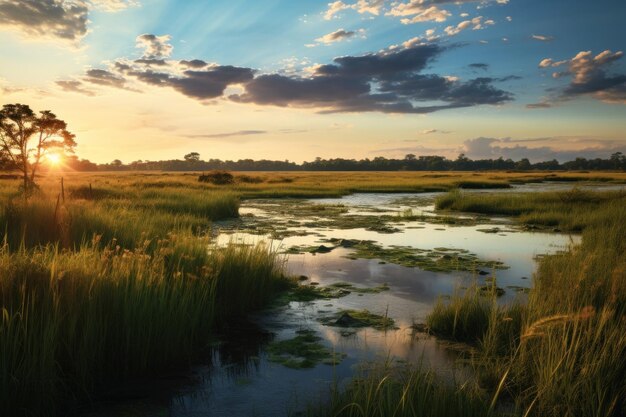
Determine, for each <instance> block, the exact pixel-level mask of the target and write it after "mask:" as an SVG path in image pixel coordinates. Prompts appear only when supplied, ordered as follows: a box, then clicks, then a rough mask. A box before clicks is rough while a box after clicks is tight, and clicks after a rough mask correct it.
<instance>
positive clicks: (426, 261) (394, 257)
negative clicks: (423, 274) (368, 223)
mask: <svg viewBox="0 0 626 417" xmlns="http://www.w3.org/2000/svg"><path fill="white" fill-rule="evenodd" d="M353 250H354V252H353V253H351V254H350V255H348V256H347V257H348V258H350V259H357V258H361V259H380V260H381V261H384V262H389V263H394V264H398V265H402V266H407V267H417V268H421V269H424V270H427V271H433V272H451V271H466V272H474V273H478V272H479V271H480V269H481V268H491V269H507V268H508V267H507V266H505V265H504V264H503V263H502V262H500V261H487V260H483V259H480V258H478V256H477V255H475V254H473V253H469V251H467V250H465V249H449V248H436V249H432V250H430V249H418V248H413V247H410V246H389V247H383V246H381V245H379V244H377V243H375V242H372V241H361V242H359V243H358V244H357V245H355V246H354V247H353Z"/></svg>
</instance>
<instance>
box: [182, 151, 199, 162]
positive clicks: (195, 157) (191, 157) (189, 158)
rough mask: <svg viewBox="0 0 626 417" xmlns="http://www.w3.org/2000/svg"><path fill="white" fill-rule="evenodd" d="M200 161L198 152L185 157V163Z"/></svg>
mask: <svg viewBox="0 0 626 417" xmlns="http://www.w3.org/2000/svg"><path fill="white" fill-rule="evenodd" d="M199 160H200V154H199V153H198V152H191V153H188V154H187V155H185V161H187V162H198V161H199Z"/></svg>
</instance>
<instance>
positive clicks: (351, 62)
mask: <svg viewBox="0 0 626 417" xmlns="http://www.w3.org/2000/svg"><path fill="white" fill-rule="evenodd" d="M442 51H443V48H442V47H440V46H439V45H437V44H419V45H416V46H413V47H411V48H406V49H402V50H400V51H392V52H379V53H376V54H367V55H362V56H343V57H339V58H335V59H334V60H333V62H334V64H329V65H321V66H319V67H318V68H317V71H316V75H333V76H341V75H345V76H349V77H354V76H365V77H389V76H395V75H397V74H401V73H406V72H411V71H421V70H423V69H424V68H425V67H426V65H427V64H428V63H429V62H430V61H432V60H434V58H435V57H436V56H437V55H439V54H440V53H441V52H442Z"/></svg>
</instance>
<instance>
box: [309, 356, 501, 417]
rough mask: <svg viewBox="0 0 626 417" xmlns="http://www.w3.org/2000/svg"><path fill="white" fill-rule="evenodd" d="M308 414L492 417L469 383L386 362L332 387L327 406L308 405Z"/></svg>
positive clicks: (498, 414)
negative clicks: (337, 386)
mask: <svg viewBox="0 0 626 417" xmlns="http://www.w3.org/2000/svg"><path fill="white" fill-rule="evenodd" d="M309 415H311V416H329V417H330V416H333V417H423V416H428V417H477V416H480V417H496V416H504V415H505V414H502V413H499V412H495V411H493V410H490V409H489V403H488V402H487V401H486V400H485V398H484V397H483V396H482V394H481V393H480V392H478V391H476V390H475V389H474V388H473V387H472V386H471V385H466V384H457V383H454V382H450V383H442V381H441V380H440V379H439V378H438V377H437V376H436V375H435V374H434V373H433V372H432V371H427V370H424V369H422V368H421V367H420V366H416V367H404V366H400V367H394V366H392V365H391V364H390V363H385V364H381V365H377V366H375V367H374V369H370V370H365V371H362V374H361V375H360V376H357V378H355V379H354V380H353V381H352V382H351V383H350V384H349V385H348V387H347V388H346V389H335V390H334V391H333V395H332V398H331V401H330V405H328V406H323V407H311V408H310V409H309Z"/></svg>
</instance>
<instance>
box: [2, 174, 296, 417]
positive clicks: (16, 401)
mask: <svg viewBox="0 0 626 417" xmlns="http://www.w3.org/2000/svg"><path fill="white" fill-rule="evenodd" d="M170 185H171V184H168V185H167V186H163V187H134V188H132V187H128V186H127V187H124V186H119V187H118V186H115V185H114V184H111V185H110V184H99V185H97V186H95V187H94V186H93V185H91V186H84V185H82V186H77V187H74V186H73V185H67V184H66V186H67V188H66V190H65V191H66V192H65V201H63V197H62V194H60V193H59V194H55V192H54V191H56V190H54V188H50V187H48V188H46V187H42V189H41V192H40V193H38V195H36V196H34V197H33V198H31V199H30V200H28V201H27V202H25V201H24V200H23V199H22V198H19V196H16V195H14V194H11V193H6V194H5V195H4V201H0V227H1V230H2V231H1V232H0V235H3V236H4V239H3V243H1V244H0V313H1V321H0V414H1V415H7V416H9V415H10V416H55V415H65V414H66V413H68V412H71V411H72V410H73V409H74V407H78V406H80V405H81V404H83V403H84V402H86V401H88V400H89V399H90V398H91V396H92V395H94V394H95V395H97V393H98V392H99V391H100V390H102V389H106V388H107V387H108V386H110V385H112V384H115V383H116V381H120V380H124V379H127V378H131V377H137V376H148V375H152V374H154V373H158V372H159V371H161V370H163V369H164V368H167V367H170V366H174V365H175V366H183V367H184V366H188V365H189V364H190V363H191V361H193V360H194V358H195V357H196V356H197V354H198V353H199V352H201V351H203V350H205V349H207V348H208V346H209V342H210V338H211V335H212V334H213V333H214V330H215V329H216V327H217V326H218V325H219V323H222V322H224V321H226V320H229V319H230V318H232V317H236V316H241V315H244V314H246V313H247V312H249V311H252V310H254V309H258V308H261V307H263V306H265V305H267V304H268V303H269V302H270V301H271V300H272V299H273V298H274V297H275V296H276V295H277V294H278V293H279V292H282V291H283V290H284V289H286V288H288V287H290V286H291V285H292V281H291V280H289V279H287V278H285V277H284V276H283V272H282V270H283V261H282V258H279V256H278V255H277V253H275V252H274V251H273V250H271V249H270V248H268V247H266V246H264V245H257V246H255V247H249V246H237V245H230V246H227V247H224V248H218V247H214V246H212V245H211V242H210V240H209V239H208V237H207V236H208V232H209V231H210V225H211V221H213V220H219V219H223V218H230V217H236V216H238V207H239V197H238V196H237V195H235V194H233V193H232V192H227V191H226V192H224V191H215V190H206V189H204V190H203V189H198V190H180V189H178V190H177V189H174V188H171V186H170Z"/></svg>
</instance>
